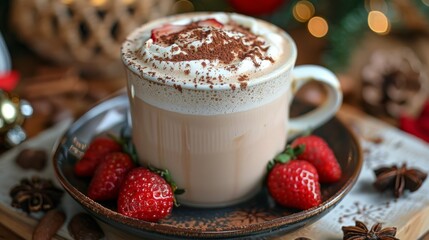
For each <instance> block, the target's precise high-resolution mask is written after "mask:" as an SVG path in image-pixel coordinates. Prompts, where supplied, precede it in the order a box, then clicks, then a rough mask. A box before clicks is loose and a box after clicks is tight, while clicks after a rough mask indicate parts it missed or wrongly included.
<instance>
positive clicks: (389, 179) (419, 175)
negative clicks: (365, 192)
mask: <svg viewBox="0 0 429 240" xmlns="http://www.w3.org/2000/svg"><path fill="white" fill-rule="evenodd" d="M374 173H375V175H376V177H377V179H376V181H375V182H374V187H375V188H376V189H377V190H379V191H385V190H386V189H393V193H394V195H395V197H396V198H399V197H400V196H402V194H403V193H404V190H406V189H408V190H410V191H411V192H414V191H417V189H419V188H420V186H421V185H422V183H423V181H424V180H425V179H426V177H427V174H426V173H424V172H422V171H420V170H417V169H413V168H407V165H406V164H405V163H404V164H403V165H402V167H400V168H398V167H397V166H391V167H381V168H379V169H376V170H374Z"/></svg>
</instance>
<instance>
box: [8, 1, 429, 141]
mask: <svg viewBox="0 0 429 240" xmlns="http://www.w3.org/2000/svg"><path fill="white" fill-rule="evenodd" d="M194 11H226V12H239V13H242V14H246V15H251V16H254V17H257V18H261V19H264V20H266V21H269V22H272V23H274V24H276V25H278V26H279V27H281V28H283V29H285V30H286V31H287V32H288V33H289V34H290V35H291V36H292V38H293V39H294V40H295V41H296V44H297V47H298V52H299V55H298V60H297V65H301V64H320V65H323V66H326V67H328V68H329V69H331V70H332V71H334V72H335V73H336V74H337V75H338V76H339V78H340V80H341V87H342V90H343V92H344V96H345V99H344V103H345V104H346V105H350V106H352V107H355V108H356V109H359V110H361V111H363V112H365V113H367V114H370V115H373V116H375V117H377V118H380V119H382V120H383V121H387V122H389V123H390V124H393V125H395V126H397V127H398V128H401V129H403V130H405V131H407V132H410V133H412V134H414V135H416V136H418V137H420V138H422V139H424V140H426V141H429V104H428V103H427V101H428V95H429V80H428V76H427V74H428V73H427V71H428V65H429V35H428V32H429V0H347V1H321V0H320V1H316V0H253V1H247V0H13V1H12V0H2V1H1V3H0V33H1V35H0V89H1V90H2V91H1V92H0V106H1V107H0V134H1V135H2V140H1V141H0V142H1V144H2V145H1V146H2V149H4V148H8V147H10V146H13V145H16V144H19V143H20V142H22V141H24V140H25V139H26V138H28V137H31V136H34V135H36V134H37V133H39V132H40V131H42V130H44V129H46V128H48V127H50V126H52V125H53V124H55V123H57V122H59V121H62V120H64V119H67V118H75V117H78V116H79V115H81V114H83V113H84V112H86V111H87V110H88V109H89V108H90V107H92V106H93V105H94V104H95V103H97V102H98V101H100V100H102V99H104V98H105V97H107V96H108V95H109V94H112V93H114V92H115V91H117V90H119V89H121V88H123V87H124V86H125V74H124V69H123V66H122V64H121V61H120V53H119V52H120V50H119V49H120V45H121V43H122V41H123V40H124V39H125V37H126V35H127V34H128V33H129V32H130V31H132V30H133V29H134V28H136V27H137V26H139V25H141V24H143V23H145V22H147V21H149V20H152V19H156V18H159V17H162V16H166V15H171V14H175V13H184V12H194ZM318 88H319V86H310V87H308V88H306V90H304V91H303V92H302V93H301V96H304V95H305V96H306V98H307V99H310V102H312V103H318V102H320V101H321V100H322V99H323V94H321V93H320V91H316V90H318ZM3 105H4V106H9V107H6V108H4V107H3ZM4 109H6V110H4ZM8 109H9V110H8ZM11 111H12V113H11ZM24 119H25V121H24Z"/></svg>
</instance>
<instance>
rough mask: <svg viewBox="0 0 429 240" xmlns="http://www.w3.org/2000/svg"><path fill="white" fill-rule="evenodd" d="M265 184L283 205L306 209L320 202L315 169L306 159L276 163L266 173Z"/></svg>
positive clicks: (275, 198)
mask: <svg viewBox="0 0 429 240" xmlns="http://www.w3.org/2000/svg"><path fill="white" fill-rule="evenodd" d="M267 186H268V191H269V192H270V194H271V196H272V197H273V198H274V200H275V201H276V202H277V203H279V204H280V205H282V206H285V207H292V208H298V209H301V210H306V209H309V208H312V207H316V206H318V205H320V203H321V202H322V197H321V193H320V184H319V177H318V174H317V170H316V168H315V167H314V166H313V165H312V164H311V163H309V162H307V161H303V160H292V161H290V162H287V163H276V164H275V165H274V167H273V168H272V169H271V170H270V172H269V173H268V178H267Z"/></svg>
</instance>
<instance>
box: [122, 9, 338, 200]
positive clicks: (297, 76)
mask: <svg viewBox="0 0 429 240" xmlns="http://www.w3.org/2000/svg"><path fill="white" fill-rule="evenodd" d="M225 16H226V18H227V19H233V20H234V21H236V22H238V23H241V22H245V23H247V24H249V22H250V24H251V25H252V26H251V29H260V30H261V31H262V32H263V33H264V34H265V33H268V34H271V33H273V34H275V35H276V36H274V39H279V40H278V41H280V42H281V43H282V44H281V47H282V48H284V49H282V55H281V56H280V58H279V60H278V63H276V64H277V65H276V67H275V68H274V69H271V70H270V71H267V72H265V73H263V74H260V75H258V76H255V77H254V78H250V79H249V80H248V81H247V82H246V85H244V86H243V85H241V84H240V83H238V82H237V83H233V84H214V85H213V84H210V85H209V84H206V85H205V84H200V85H198V86H196V85H195V86H194V84H188V83H185V82H179V81H168V80H167V81H166V80H165V79H161V78H155V77H154V74H153V72H152V71H154V70H153V69H152V70H151V69H150V67H149V68H148V67H147V66H145V63H144V62H143V61H141V60H139V57H140V56H139V54H136V52H138V51H139V49H140V48H141V47H142V46H143V45H142V42H144V41H145V40H147V39H148V38H150V31H151V30H152V29H154V28H156V27H158V26H161V25H163V24H165V23H171V22H176V23H180V24H183V23H186V22H189V21H191V20H192V21H196V20H199V19H206V18H216V19H218V20H219V21H222V20H223V19H225ZM270 36H271V35H270ZM296 56H297V50H296V46H295V43H294V41H293V40H292V38H291V37H290V36H289V35H288V34H286V33H285V32H284V31H283V30H281V29H279V28H277V27H276V26H274V25H272V24H270V23H267V22H264V21H261V20H257V19H254V18H251V17H246V16H242V15H238V14H225V13H213V14H212V13H191V14H184V15H177V16H171V17H167V18H163V19H159V20H157V21H153V22H150V23H148V24H145V25H143V26H142V27H140V28H138V29H136V30H135V31H134V32H133V33H131V34H130V35H129V36H128V38H127V40H126V41H125V43H124V44H123V47H122V59H123V62H124V64H125V66H126V69H127V79H128V93H129V98H130V106H131V107H130V108H131V116H132V135H133V141H134V144H135V146H136V149H137V152H138V156H139V159H140V161H141V163H142V164H144V165H149V164H150V165H153V166H155V167H158V168H166V169H168V170H169V171H170V172H171V174H172V177H173V179H174V180H175V182H176V183H177V185H178V186H179V187H181V188H184V189H185V191H186V192H185V194H183V195H180V196H178V199H179V201H180V202H181V203H182V204H186V205H191V206H197V207H219V206H227V205H231V204H235V203H238V202H241V201H244V200H245V199H248V198H250V197H251V196H253V195H254V194H255V193H257V192H258V190H259V189H260V187H261V184H262V182H263V177H264V174H265V171H266V165H267V163H268V161H270V160H271V159H273V158H274V157H275V156H276V155H277V154H278V153H280V152H282V151H283V150H284V147H285V145H286V142H287V139H288V134H289V136H291V135H292V134H297V133H299V132H302V131H307V130H309V129H314V128H316V127H318V126H320V125H321V124H323V123H325V122H326V121H327V120H329V119H330V118H331V117H332V116H333V115H334V114H335V113H336V111H337V110H338V108H339V106H340V104H341V102H342V93H341V90H340V87H339V82H338V80H337V78H336V77H335V75H334V74H333V73H332V72H331V71H329V70H327V69H325V68H323V67H320V66H314V65H308V66H298V67H296V68H294V64H295V60H296ZM171 74H172V76H174V75H175V72H174V71H172V72H171ZM308 81H316V82H320V83H322V84H323V85H324V86H326V89H327V90H328V91H327V92H328V94H327V95H328V97H327V100H326V102H325V103H323V104H322V105H321V106H319V107H318V108H316V109H315V110H313V111H311V112H309V113H307V114H305V115H302V116H299V117H297V118H291V119H290V118H289V109H290V104H291V101H292V98H293V97H294V94H295V93H296V92H297V91H298V90H299V89H300V88H301V87H302V86H303V85H304V84H306V83H307V82H308ZM234 84H235V85H234Z"/></svg>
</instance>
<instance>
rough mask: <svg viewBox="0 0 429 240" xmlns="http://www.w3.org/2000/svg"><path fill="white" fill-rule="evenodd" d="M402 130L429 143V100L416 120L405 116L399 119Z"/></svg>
mask: <svg viewBox="0 0 429 240" xmlns="http://www.w3.org/2000/svg"><path fill="white" fill-rule="evenodd" d="M399 123H400V128H401V129H402V130H403V131H405V132H408V133H410V134H412V135H414V136H416V137H418V138H420V139H423V140H424V141H426V142H428V143H429V100H428V101H427V102H426V103H425V105H424V106H423V109H422V111H421V113H420V115H419V116H417V117H416V118H413V117H410V116H406V115H403V116H401V117H400V118H399Z"/></svg>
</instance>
